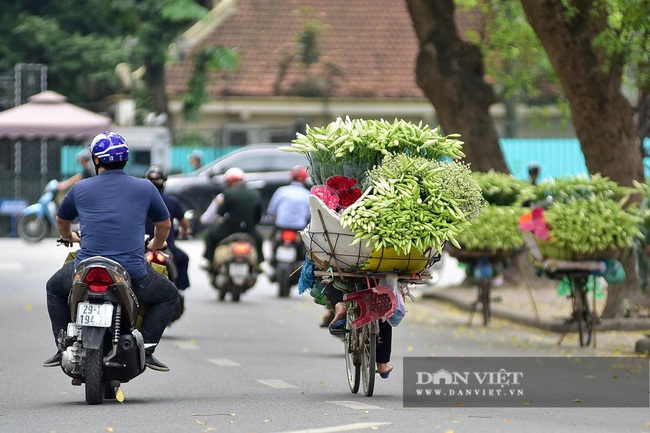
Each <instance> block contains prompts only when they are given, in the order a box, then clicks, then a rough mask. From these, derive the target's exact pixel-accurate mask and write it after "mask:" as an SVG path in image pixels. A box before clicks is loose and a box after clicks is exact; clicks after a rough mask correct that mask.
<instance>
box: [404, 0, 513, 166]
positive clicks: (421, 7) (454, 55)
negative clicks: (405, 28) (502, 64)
mask: <svg viewBox="0 0 650 433" xmlns="http://www.w3.org/2000/svg"><path fill="white" fill-rule="evenodd" d="M406 4H407V5H408V9H409V13H410V15H411V18H412V20H413V25H414V28H415V33H416V35H417V37H418V40H419V42H420V52H419V55H418V58H417V63H416V76H417V83H418V86H420V88H421V89H422V90H423V91H424V93H425V95H426V96H427V98H428V99H429V100H430V101H431V103H432V104H433V105H434V107H435V108H436V114H437V116H438V120H439V121H440V125H441V126H442V128H443V130H444V131H445V132H446V133H459V134H461V136H462V139H463V141H465V142H466V143H467V145H466V146H465V147H464V148H463V151H464V152H465V154H466V155H467V158H466V160H467V162H469V163H470V164H471V165H472V169H473V170H475V171H488V170H490V169H494V170H497V171H500V172H504V173H507V172H509V169H508V166H507V164H506V162H505V158H504V157H503V153H502V152H501V147H500V145H499V134H498V132H497V129H496V127H495V124H494V121H493V119H492V117H491V115H490V112H489V109H490V106H491V105H492V104H493V103H494V102H495V96H494V92H493V90H492V87H491V86H490V84H488V83H487V82H486V80H485V70H484V67H483V56H482V53H481V50H480V48H479V47H478V46H477V45H475V44H473V43H470V42H468V41H467V40H465V39H464V38H463V37H461V35H460V34H459V32H458V28H457V27H456V25H455V22H454V10H455V5H454V1H453V0H435V1H430V0H406Z"/></svg>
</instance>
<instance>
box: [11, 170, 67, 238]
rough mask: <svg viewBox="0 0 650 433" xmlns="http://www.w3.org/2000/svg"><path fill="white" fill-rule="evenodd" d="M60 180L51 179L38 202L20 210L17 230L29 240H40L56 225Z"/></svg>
mask: <svg viewBox="0 0 650 433" xmlns="http://www.w3.org/2000/svg"><path fill="white" fill-rule="evenodd" d="M58 184H59V182H58V181H57V180H56V179H52V180H50V181H49V182H48V183H47V185H45V188H44V190H43V194H42V195H41V197H40V198H39V199H38V202H37V203H34V204H32V205H29V206H27V207H26V208H25V209H23V210H22V211H21V212H20V215H19V216H18V223H17V225H16V231H17V232H18V236H20V238H21V239H23V240H25V241H27V242H40V241H42V240H43V239H45V238H46V237H47V236H49V235H50V233H51V232H52V229H53V228H54V227H56V221H55V220H54V217H55V216H56V211H57V204H56V202H55V199H56V194H57V192H58V190H57V186H58Z"/></svg>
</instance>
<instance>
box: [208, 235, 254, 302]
mask: <svg viewBox="0 0 650 433" xmlns="http://www.w3.org/2000/svg"><path fill="white" fill-rule="evenodd" d="M213 269H215V272H214V273H210V282H211V283H212V285H213V287H214V288H215V289H217V291H218V292H219V300H220V301H223V300H225V299H226V295H227V294H228V293H230V296H231V299H232V301H233V302H239V300H240V298H241V295H242V294H243V293H244V292H246V291H247V290H248V289H250V288H251V287H253V286H254V285H255V283H256V282H257V275H258V271H257V250H256V248H255V239H253V237H252V236H250V235H249V234H247V233H235V234H232V235H230V236H228V237H227V238H225V239H224V240H222V241H221V242H220V243H219V245H217V247H216V249H215V252H214V261H213Z"/></svg>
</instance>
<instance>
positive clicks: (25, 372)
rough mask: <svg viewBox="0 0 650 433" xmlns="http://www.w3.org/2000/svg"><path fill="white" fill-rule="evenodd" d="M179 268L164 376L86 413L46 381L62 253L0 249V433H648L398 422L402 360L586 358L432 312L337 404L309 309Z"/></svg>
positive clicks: (78, 399) (491, 416)
mask: <svg viewBox="0 0 650 433" xmlns="http://www.w3.org/2000/svg"><path fill="white" fill-rule="evenodd" d="M181 247H182V248H184V249H185V250H186V251H187V252H188V253H189V254H190V257H191V262H192V265H191V266H192V269H191V271H190V272H191V282H192V287H191V288H190V289H189V290H188V292H187V294H186V300H187V302H186V304H187V310H186V313H185V315H184V316H183V317H182V318H181V320H180V321H179V322H177V323H175V324H174V325H173V326H172V327H171V328H169V329H168V330H167V332H166V334H165V336H164V338H163V341H162V343H161V346H160V347H159V349H158V351H157V352H156V353H157V355H158V356H159V358H160V359H161V360H162V361H163V362H165V363H167V364H168V365H169V366H170V367H171V368H172V370H171V372H169V373H158V372H152V371H147V372H145V373H144V374H143V375H141V376H140V377H137V378H136V379H134V380H133V381H132V382H131V383H128V384H124V385H123V387H122V389H123V391H124V394H125V397H126V400H125V401H124V403H121V404H120V403H117V402H108V403H105V404H103V405H101V406H87V405H86V404H85V402H84V394H83V388H81V387H73V386H71V384H70V379H69V378H68V377H67V376H65V375H64V374H63V373H62V372H61V371H60V370H58V369H45V368H42V367H41V366H40V364H41V362H42V361H43V360H44V359H45V358H47V357H49V356H50V355H51V354H52V353H53V350H54V344H53V342H52V337H51V336H50V332H49V320H48V317H47V311H46V306H45V294H44V284H45V281H46V280H47V278H48V277H49V275H51V274H52V273H53V272H54V270H55V269H56V268H57V267H58V266H60V264H61V263H62V262H63V260H64V258H65V255H66V251H65V250H64V248H63V247H56V246H55V243H54V240H53V239H48V240H46V241H45V242H42V243H40V244H38V245H29V244H25V243H23V242H22V241H20V240H18V239H0V276H1V278H0V295H1V296H2V302H0V337H1V341H2V346H3V348H2V350H0V432H2V433H4V432H7V433H9V432H12V433H13V432H60V433H74V432H80V433H82V432H83V433H87V432H138V433H140V432H160V433H164V432H211V431H217V432H237V433H239V432H244V433H248V432H269V433H271V432H278V433H280V432H311V433H328V432H344V431H359V432H362V431H372V430H376V431H382V432H430V431H431V432H501V431H512V432H521V431H524V430H525V431H529V432H531V433H533V432H547V431H552V432H582V431H590V432H616V431H620V432H628V431H650V428H649V427H648V424H647V423H648V422H649V421H650V416H648V411H647V409H629V408H625V409H588V408H570V409H557V408H556V409H553V408H538V409H533V408H445V409H441V408H404V407H403V405H402V379H403V375H402V363H403V358H404V357H407V356H409V357H410V356H433V355H435V356H524V355H526V356H536V355H558V356H567V355H568V356H572V355H576V354H588V355H599V354H601V353H600V352H597V351H595V350H593V349H586V350H587V352H585V350H582V351H581V350H580V349H578V348H577V347H570V346H567V347H562V348H559V349H558V348H557V346H556V344H555V343H556V336H555V335H553V334H547V333H543V332H539V331H536V330H533V329H529V328H522V327H518V326H513V325H511V324H509V323H507V322H501V321H495V324H494V326H493V327H492V328H491V329H483V328H482V327H479V326H476V327H467V326H465V323H466V319H467V315H466V313H465V312H461V311H458V310H455V309H453V308H452V307H449V306H448V305H446V304H439V303H436V302H434V301H431V300H421V301H420V302H417V303H415V304H408V308H409V312H408V315H407V317H406V319H405V320H404V321H403V323H402V324H401V325H400V326H399V327H397V328H395V332H394V346H393V364H394V365H395V371H394V373H393V374H392V375H391V377H390V379H388V380H381V379H379V378H377V380H378V383H377V386H376V388H375V396H374V397H372V398H366V397H363V396H362V395H353V394H351V393H350V392H349V390H348V387H347V382H346V379H345V368H344V361H343V357H342V345H341V343H340V341H338V340H336V339H335V338H333V337H331V336H330V335H329V334H327V332H326V331H324V330H323V329H321V328H319V327H318V323H319V321H320V314H321V312H322V309H321V307H319V306H318V305H316V304H314V303H313V302H312V301H311V298H309V297H304V298H303V297H300V296H298V295H297V294H294V295H293V296H292V297H291V298H290V299H279V298H277V297H276V286H275V285H273V284H270V283H269V282H268V280H266V279H265V278H264V277H262V278H260V280H259V282H258V284H257V286H256V287H255V288H254V289H253V290H252V291H250V292H249V293H246V294H245V295H244V296H243V297H242V302H241V303H240V304H233V303H229V302H226V303H220V302H218V301H217V300H216V292H214V290H213V289H211V287H210V286H209V284H208V281H207V278H206V277H205V276H204V274H203V273H202V271H200V269H199V268H198V266H199V264H200V255H201V248H202V246H201V244H200V242H198V241H186V242H183V243H182V244H181Z"/></svg>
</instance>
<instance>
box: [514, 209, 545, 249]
mask: <svg viewBox="0 0 650 433" xmlns="http://www.w3.org/2000/svg"><path fill="white" fill-rule="evenodd" d="M519 229H520V230H525V231H528V232H531V233H534V234H535V236H537V237H538V238H540V239H543V240H545V241H547V240H549V238H550V237H551V228H550V227H549V225H548V223H547V222H546V219H545V218H544V209H543V208H541V207H535V208H533V210H532V211H530V212H527V213H525V214H523V215H522V216H521V217H519Z"/></svg>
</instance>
